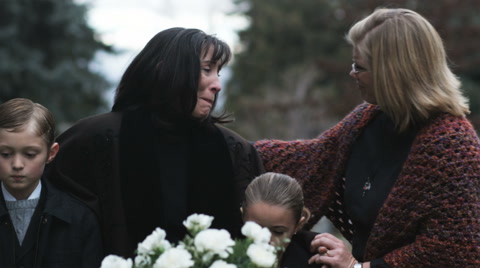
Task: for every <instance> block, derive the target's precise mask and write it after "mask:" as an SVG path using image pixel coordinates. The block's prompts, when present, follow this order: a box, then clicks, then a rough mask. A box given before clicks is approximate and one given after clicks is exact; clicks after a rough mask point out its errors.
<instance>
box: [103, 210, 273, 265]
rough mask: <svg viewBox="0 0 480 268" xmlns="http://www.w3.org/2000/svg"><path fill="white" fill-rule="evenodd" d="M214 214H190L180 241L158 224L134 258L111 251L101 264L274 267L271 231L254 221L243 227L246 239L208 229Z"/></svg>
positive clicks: (184, 223) (222, 231) (139, 246)
mask: <svg viewBox="0 0 480 268" xmlns="http://www.w3.org/2000/svg"><path fill="white" fill-rule="evenodd" d="M212 221H213V217H211V216H207V215H203V214H193V215H191V216H189V217H188V218H187V219H186V220H185V221H184V222H183V225H185V227H187V230H188V232H189V234H188V235H186V236H185V237H184V239H183V240H182V241H180V242H179V243H178V245H172V244H171V243H170V242H169V241H168V240H166V239H165V237H166V233H165V231H164V230H162V229H161V228H157V229H155V230H154V231H153V233H152V234H150V235H149V236H147V237H146V238H145V240H144V241H143V242H142V243H139V244H138V248H137V251H136V253H137V256H136V257H135V259H134V260H133V261H132V260H131V259H124V258H122V257H119V256H115V255H109V256H107V257H105V258H104V259H103V261H102V266H101V268H264V267H265V268H269V267H275V265H276V262H277V252H278V251H279V250H282V249H281V248H276V247H274V246H272V245H270V244H269V242H270V236H271V234H270V231H269V230H268V229H267V228H262V227H260V226H259V225H258V224H256V223H254V222H246V223H245V224H244V225H243V227H242V234H243V235H245V237H246V238H245V239H236V240H232V238H231V237H230V233H229V232H227V231H226V230H218V229H209V227H210V226H211V224H212Z"/></svg>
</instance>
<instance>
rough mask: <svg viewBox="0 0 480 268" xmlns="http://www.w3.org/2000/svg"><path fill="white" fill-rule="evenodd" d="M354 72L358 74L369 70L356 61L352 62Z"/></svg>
mask: <svg viewBox="0 0 480 268" xmlns="http://www.w3.org/2000/svg"><path fill="white" fill-rule="evenodd" d="M352 72H353V73H354V74H358V73H361V72H368V70H367V69H365V68H363V67H360V66H358V65H357V63H356V62H354V63H352Z"/></svg>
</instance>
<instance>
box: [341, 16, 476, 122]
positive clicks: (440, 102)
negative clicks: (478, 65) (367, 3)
mask: <svg viewBox="0 0 480 268" xmlns="http://www.w3.org/2000/svg"><path fill="white" fill-rule="evenodd" d="M346 39H347V41H348V42H349V43H350V44H352V45H353V47H354V49H355V51H356V53H358V56H359V57H361V58H362V59H364V60H366V63H367V68H368V70H369V71H370V72H371V74H372V78H373V93H374V96H375V97H376V101H377V104H378V105H379V106H380V109H382V110H383V111H384V112H385V113H386V114H388V115H389V116H390V117H391V118H392V119H393V121H394V122H395V123H396V125H397V127H398V129H399V130H400V131H402V130H405V129H407V128H408V127H409V126H411V125H415V124H417V123H421V122H424V121H425V120H427V119H428V118H430V117H431V116H432V115H434V114H436V113H440V112H446V113H450V114H452V115H455V116H464V115H466V114H468V113H470V111H469V108H468V100H467V98H465V97H464V96H463V94H462V92H461V90H460V86H461V83H460V81H459V80H458V78H457V77H456V76H455V75H454V74H453V73H452V72H451V70H450V68H449V67H448V64H447V56H446V53H445V48H444V46H443V42H442V39H441V38H440V36H439V34H438V33H437V31H436V30H435V29H434V28H433V26H432V25H431V24H430V23H429V22H428V21H427V20H426V19H425V18H423V17H422V16H421V15H419V14H418V13H416V12H414V11H412V10H408V9H401V8H398V9H387V8H379V9H377V10H375V12H373V13H372V14H371V15H369V16H368V17H366V18H365V19H363V20H361V21H359V22H357V23H356V24H355V25H354V26H353V27H352V28H351V29H350V31H349V32H348V34H347V36H346Z"/></svg>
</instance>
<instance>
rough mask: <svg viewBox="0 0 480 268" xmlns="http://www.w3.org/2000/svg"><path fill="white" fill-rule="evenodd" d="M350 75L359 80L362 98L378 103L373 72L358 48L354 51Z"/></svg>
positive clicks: (358, 84)
mask: <svg viewBox="0 0 480 268" xmlns="http://www.w3.org/2000/svg"><path fill="white" fill-rule="evenodd" d="M350 76H351V77H353V78H354V79H355V81H356V82H357V88H358V90H359V91H360V95H361V96H362V99H363V100H364V101H366V102H368V103H371V104H377V100H376V98H375V94H374V92H373V78H372V72H371V71H369V70H368V69H367V62H366V61H365V60H364V59H362V58H361V57H360V56H359V55H358V53H357V51H356V49H355V50H354V51H353V66H352V70H350Z"/></svg>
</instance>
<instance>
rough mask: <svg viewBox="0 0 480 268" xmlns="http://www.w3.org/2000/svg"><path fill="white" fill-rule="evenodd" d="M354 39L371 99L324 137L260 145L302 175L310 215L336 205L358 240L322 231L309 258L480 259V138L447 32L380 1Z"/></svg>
mask: <svg viewBox="0 0 480 268" xmlns="http://www.w3.org/2000/svg"><path fill="white" fill-rule="evenodd" d="M347 40H348V41H349V43H350V44H351V45H352V46H353V64H352V69H351V71H350V76H351V77H352V78H353V79H355V81H356V82H357V86H358V89H359V91H360V94H361V95H362V97H363V99H364V100H365V103H363V104H361V105H359V106H358V107H356V108H355V109H354V110H353V111H352V112H351V113H350V114H349V115H347V116H346V117H345V118H344V119H343V120H342V121H341V122H340V123H338V124H337V125H335V126H334V127H332V128H331V129H329V130H327V131H326V132H325V133H323V134H321V135H320V136H318V137H317V138H316V139H311V140H297V141H278V140H263V141H259V142H257V143H256V144H255V145H256V148H257V149H258V150H259V151H260V154H261V157H262V158H263V161H264V163H265V167H266V169H267V171H274V172H280V173H286V174H288V175H290V176H292V177H295V178H296V179H298V180H299V181H300V182H301V183H302V186H303V189H304V194H305V204H306V206H308V207H309V208H310V209H311V211H312V214H313V217H312V221H311V223H315V222H316V221H317V220H318V219H319V218H320V217H321V216H323V215H325V216H327V217H328V218H329V219H330V220H331V221H332V222H333V223H334V224H335V226H336V227H337V228H338V229H339V230H340V231H341V232H342V233H343V235H344V236H345V237H346V239H348V240H349V241H350V242H351V243H352V246H353V250H352V251H351V252H350V251H349V250H348V248H347V246H346V245H345V244H344V243H343V242H342V241H341V240H339V239H338V238H336V237H334V236H332V235H330V234H319V235H317V236H316V238H315V239H314V241H313V242H312V245H311V246H312V250H314V251H316V252H317V253H318V254H317V255H316V256H314V257H313V258H312V259H310V262H315V263H323V264H325V265H329V266H331V267H355V268H357V267H363V268H366V267H367V268H368V267H480V257H479V256H480V220H479V219H480V197H479V192H480V185H479V181H480V142H479V139H478V136H477V134H476V132H475V130H474V129H473V127H472V125H471V124H470V122H469V121H468V120H467V119H466V118H465V115H466V114H468V113H469V108H468V104H467V99H466V98H465V97H464V96H463V95H462V92H461V90H460V81H459V80H458V79H457V78H456V77H455V75H454V74H453V73H452V72H451V70H450V69H449V67H448V64H447V57H446V53H445V49H444V46H443V43H442V40H441V38H440V37H439V35H438V33H437V31H436V30H435V29H434V28H433V27H432V25H431V24H430V23H429V22H428V21H427V20H426V19H425V18H423V17H422V16H421V15H419V14H418V13H416V12H414V11H411V10H408V9H384V8H380V9H377V10H375V11H374V12H373V13H372V14H371V15H369V16H368V17H366V18H365V19H363V20H361V21H359V22H358V23H356V24H355V25H354V26H353V27H352V28H351V29H350V31H349V33H348V35H347ZM308 226H310V225H308ZM325 252H326V253H325Z"/></svg>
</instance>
